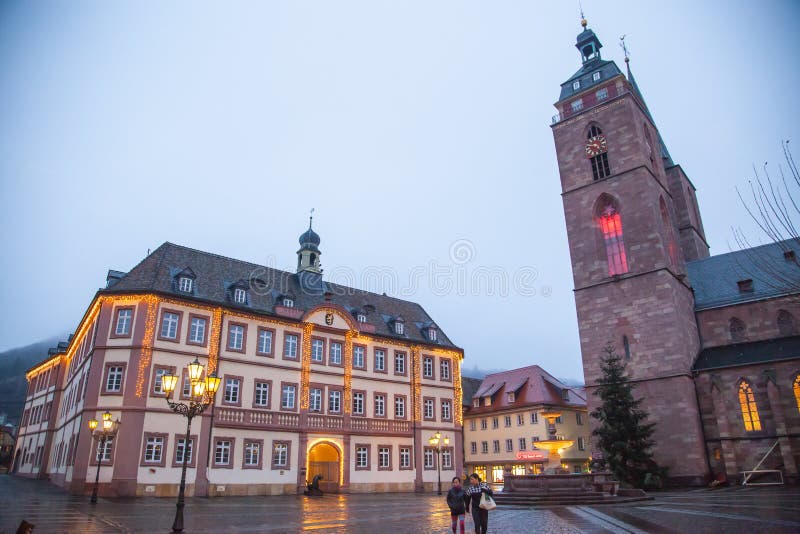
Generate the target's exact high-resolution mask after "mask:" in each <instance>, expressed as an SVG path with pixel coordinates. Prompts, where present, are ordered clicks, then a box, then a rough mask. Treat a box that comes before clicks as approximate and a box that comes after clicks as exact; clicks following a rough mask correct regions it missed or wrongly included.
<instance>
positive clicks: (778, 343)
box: [693, 336, 800, 371]
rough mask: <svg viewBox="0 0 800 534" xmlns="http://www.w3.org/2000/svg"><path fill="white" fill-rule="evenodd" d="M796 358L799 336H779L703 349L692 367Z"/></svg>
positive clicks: (697, 369) (799, 342)
mask: <svg viewBox="0 0 800 534" xmlns="http://www.w3.org/2000/svg"><path fill="white" fill-rule="evenodd" d="M796 358H800V336H791V337H779V338H773V339H767V340H764V341H754V342H752V343H737V344H735V345H723V346H721V347H712V348H709V349H704V350H702V351H701V352H700V354H699V355H698V356H697V360H696V361H695V363H694V367H693V369H694V370H695V371H705V370H710V369H719V368H722V367H736V366H739V365H751V364H758V363H767V362H775V361H781V360H793V359H796Z"/></svg>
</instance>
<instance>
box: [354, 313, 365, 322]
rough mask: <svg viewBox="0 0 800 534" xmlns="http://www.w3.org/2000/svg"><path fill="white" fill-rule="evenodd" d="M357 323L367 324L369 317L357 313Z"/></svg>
mask: <svg viewBox="0 0 800 534" xmlns="http://www.w3.org/2000/svg"><path fill="white" fill-rule="evenodd" d="M356 321H358V322H359V323H366V322H367V316H366V315H364V314H363V313H357V314H356Z"/></svg>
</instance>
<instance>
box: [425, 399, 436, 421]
mask: <svg viewBox="0 0 800 534" xmlns="http://www.w3.org/2000/svg"><path fill="white" fill-rule="evenodd" d="M423 407H424V415H423V417H424V418H425V419H433V415H434V414H433V399H425V402H424V403H423Z"/></svg>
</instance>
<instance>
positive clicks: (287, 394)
mask: <svg viewBox="0 0 800 534" xmlns="http://www.w3.org/2000/svg"><path fill="white" fill-rule="evenodd" d="M296 393H297V388H296V387H295V386H293V385H290V384H285V385H284V386H283V388H282V390H281V408H283V409H284V410H294V399H295V395H296Z"/></svg>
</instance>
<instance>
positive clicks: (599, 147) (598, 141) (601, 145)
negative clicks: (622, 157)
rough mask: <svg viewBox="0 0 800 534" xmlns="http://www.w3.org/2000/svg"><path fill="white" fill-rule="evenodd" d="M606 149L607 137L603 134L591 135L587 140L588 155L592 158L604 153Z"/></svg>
mask: <svg viewBox="0 0 800 534" xmlns="http://www.w3.org/2000/svg"><path fill="white" fill-rule="evenodd" d="M606 149H607V147H606V138H605V137H603V136H602V135H595V136H593V137H590V138H589V141H587V142H586V155H587V156H588V157H590V158H593V157H595V156H596V155H598V154H602V153H603V152H605V151H606Z"/></svg>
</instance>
